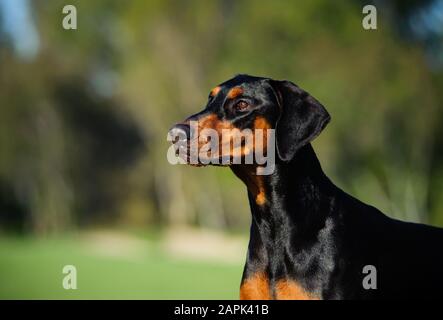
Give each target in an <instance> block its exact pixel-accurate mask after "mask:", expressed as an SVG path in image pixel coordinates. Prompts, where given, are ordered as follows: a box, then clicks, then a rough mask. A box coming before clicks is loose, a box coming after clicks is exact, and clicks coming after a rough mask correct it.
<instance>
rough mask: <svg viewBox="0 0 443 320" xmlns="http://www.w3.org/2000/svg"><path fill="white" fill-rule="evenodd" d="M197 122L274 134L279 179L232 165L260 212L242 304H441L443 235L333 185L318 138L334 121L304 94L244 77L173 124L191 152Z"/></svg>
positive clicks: (203, 125) (213, 93)
mask: <svg viewBox="0 0 443 320" xmlns="http://www.w3.org/2000/svg"><path fill="white" fill-rule="evenodd" d="M191 121H196V122H197V123H198V129H205V128H210V129H213V130H215V131H217V132H221V131H222V129H226V128H237V129H239V130H243V129H251V130H256V129H258V128H259V129H265V130H266V129H268V130H270V129H273V130H274V132H275V144H274V148H275V154H276V156H275V158H276V159H275V169H274V171H273V172H272V173H271V174H268V175H259V174H257V170H256V169H257V166H260V165H259V164H257V163H255V162H254V163H252V164H241V163H240V164H228V165H229V166H230V168H231V169H232V171H233V172H234V173H235V175H237V176H238V177H239V178H240V179H241V180H242V181H243V182H244V183H245V184H246V186H247V191H248V198H249V204H250V208H251V212H252V224H251V229H250V241H249V247H248V253H247V258H246V265H245V267H244V271H243V278H242V280H241V286H240V298H241V299H308V300H317V299H423V298H442V297H443V251H442V248H443V229H440V228H436V227H432V226H427V225H423V224H416V223H408V222H402V221H399V220H394V219H392V218H389V217H388V216H386V215H385V214H383V213H382V212H380V211H379V210H378V209H376V208H374V207H372V206H369V205H367V204H364V203H362V202H361V201H359V200H357V199H355V198H354V197H352V196H350V195H348V194H347V193H345V192H344V191H342V190H341V189H339V188H338V187H337V186H335V185H334V184H333V183H332V182H331V181H330V180H329V179H328V177H327V176H326V175H325V173H324V172H323V170H322V168H321V166H320V163H319V161H318V159H317V156H316V154H315V153H314V150H313V148H312V146H311V141H312V140H313V139H314V138H315V137H317V136H318V135H319V134H320V132H321V131H322V130H323V129H324V128H325V126H326V125H327V124H328V123H329V121H330V115H329V114H328V112H327V111H326V109H325V108H324V106H323V105H322V104H320V103H319V102H318V101H317V100H316V99H314V98H313V97H312V96H311V95H309V94H308V93H307V92H306V91H304V90H302V89H301V88H299V87H298V86H297V85H295V84H293V83H292V82H290V81H279V80H273V79H269V78H261V77H253V76H248V75H237V76H235V77H234V78H232V79H230V80H228V81H226V82H224V83H222V84H220V85H219V86H217V87H215V88H214V89H213V90H212V91H211V93H210V95H209V100H208V102H207V105H206V107H205V109H204V110H203V111H201V112H199V113H197V114H195V115H193V116H191V117H189V118H187V119H186V120H185V121H183V122H181V123H179V124H177V125H175V126H174V127H173V129H172V130H173V131H174V130H175V131H181V132H182V133H183V132H184V137H183V136H182V137H181V138H179V140H180V142H182V143H183V142H184V143H185V144H187V145H188V146H189V143H191V142H192V140H193V139H198V136H195V134H194V136H193V132H191V131H192V129H191V126H190V123H191ZM199 147H201V143H199ZM186 150H187V152H189V148H188V149H186ZM249 151H250V150H249ZM242 152H243V153H244V150H243V151H242ZM186 159H187V160H188V161H189V155H188V156H187V157H186ZM197 165H202V163H198V164H197Z"/></svg>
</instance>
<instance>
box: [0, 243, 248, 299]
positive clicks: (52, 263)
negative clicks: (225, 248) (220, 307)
mask: <svg viewBox="0 0 443 320" xmlns="http://www.w3.org/2000/svg"><path fill="white" fill-rule="evenodd" d="M89 241H90V242H89V243H88V241H87V239H86V240H85V239H83V240H79V239H78V238H77V237H64V238H51V239H34V238H19V237H5V236H1V237H0V299H237V298H238V287H239V282H240V277H241V272H242V266H240V265H238V266H237V265H233V264H226V265H224V264H221V263H215V262H201V261H194V260H188V259H176V258H174V257H171V256H169V255H167V254H165V253H164V252H162V250H161V249H160V246H159V244H158V243H155V242H148V241H146V240H141V241H143V243H146V247H145V246H143V248H146V254H141V255H134V256H133V257H131V256H112V255H106V254H100V253H98V252H96V251H94V250H91V249H92V248H94V246H95V245H96V243H94V241H93V240H89ZM144 251H145V250H143V252H144ZM68 264H70V265H74V266H75V267H76V268H77V287H78V288H77V289H76V290H65V289H63V287H62V280H63V277H64V276H65V275H64V274H63V273H62V269H63V267H64V266H65V265H68Z"/></svg>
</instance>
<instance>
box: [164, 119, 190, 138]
mask: <svg viewBox="0 0 443 320" xmlns="http://www.w3.org/2000/svg"><path fill="white" fill-rule="evenodd" d="M190 131H191V128H190V127H189V125H187V124H184V123H179V124H176V125H175V126H173V127H172V128H171V129H170V130H169V134H170V135H171V136H172V137H173V138H174V141H173V142H186V141H187V140H189V139H190V138H191V137H190V136H191V132H190Z"/></svg>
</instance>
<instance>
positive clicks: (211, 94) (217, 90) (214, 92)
mask: <svg viewBox="0 0 443 320" xmlns="http://www.w3.org/2000/svg"><path fill="white" fill-rule="evenodd" d="M220 90H221V88H220V87H219V86H217V87H215V88H214V89H212V90H211V92H210V93H209V95H210V96H211V97H213V96H216V95H217V93H219V92H220Z"/></svg>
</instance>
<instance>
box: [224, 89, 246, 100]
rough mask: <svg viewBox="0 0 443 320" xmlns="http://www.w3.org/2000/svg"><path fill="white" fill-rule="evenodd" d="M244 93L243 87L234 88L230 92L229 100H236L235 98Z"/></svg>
mask: <svg viewBox="0 0 443 320" xmlns="http://www.w3.org/2000/svg"><path fill="white" fill-rule="evenodd" d="M242 93H243V88H241V87H234V88H232V89H231V90H229V92H228V98H229V99H234V98H236V97H238V96H239V95H241V94H242Z"/></svg>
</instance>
